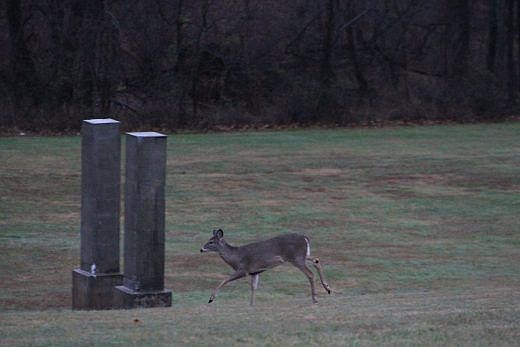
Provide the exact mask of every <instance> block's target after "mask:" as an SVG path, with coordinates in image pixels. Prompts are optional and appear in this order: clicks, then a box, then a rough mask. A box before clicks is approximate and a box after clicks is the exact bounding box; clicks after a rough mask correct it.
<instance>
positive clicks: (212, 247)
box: [200, 229, 224, 252]
mask: <svg viewBox="0 0 520 347" xmlns="http://www.w3.org/2000/svg"><path fill="white" fill-rule="evenodd" d="M223 237H224V231H222V229H214V230H213V236H212V237H211V238H210V239H209V241H208V242H206V244H205V245H204V246H202V248H201V249H200V251H201V252H218V250H219V248H220V247H221V246H222V245H223V243H224V239H223Z"/></svg>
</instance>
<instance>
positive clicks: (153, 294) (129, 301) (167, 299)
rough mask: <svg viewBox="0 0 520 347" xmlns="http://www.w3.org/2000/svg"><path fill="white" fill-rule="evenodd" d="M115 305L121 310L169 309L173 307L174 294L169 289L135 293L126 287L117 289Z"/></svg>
mask: <svg viewBox="0 0 520 347" xmlns="http://www.w3.org/2000/svg"><path fill="white" fill-rule="evenodd" d="M115 294H116V296H115V299H114V302H115V305H116V307H117V308H120V309H132V308H148V307H169V306H171V305H172V292H171V290H169V289H163V290H152V291H134V290H132V289H130V288H127V287H125V286H118V287H116V288H115Z"/></svg>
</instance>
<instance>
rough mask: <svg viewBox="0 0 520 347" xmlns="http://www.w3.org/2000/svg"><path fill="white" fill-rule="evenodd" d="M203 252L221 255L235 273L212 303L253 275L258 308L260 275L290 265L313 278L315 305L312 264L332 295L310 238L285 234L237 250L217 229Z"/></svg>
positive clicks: (252, 283)
mask: <svg viewBox="0 0 520 347" xmlns="http://www.w3.org/2000/svg"><path fill="white" fill-rule="evenodd" d="M200 251H201V252H217V253H218V254H219V255H220V257H221V258H222V259H223V260H224V261H225V262H226V263H227V264H228V265H229V266H231V267H232V268H233V269H234V270H235V272H234V273H233V274H231V275H230V276H229V277H228V278H227V279H225V280H224V281H222V282H221V283H220V284H219V285H218V286H217V287H216V288H215V289H213V291H212V293H211V296H210V297H209V303H211V302H213V300H215V297H216V296H217V294H218V291H219V290H220V288H222V286H224V285H225V284H226V283H228V282H231V281H234V280H237V279H239V278H242V277H245V276H247V275H250V276H251V302H250V303H251V306H254V305H255V292H256V289H257V288H258V280H259V276H260V274H261V273H262V272H264V271H266V270H269V269H271V268H274V267H276V266H278V265H281V264H283V263H285V262H289V263H291V264H293V265H294V266H296V267H297V268H298V269H300V270H301V271H302V272H303V273H304V274H305V276H307V278H308V279H309V282H310V285H311V295H312V302H313V303H317V302H318V301H317V300H316V291H315V288H314V273H313V272H312V271H311V269H309V267H308V266H307V262H310V263H312V265H314V267H315V268H316V270H318V274H319V276H320V282H321V285H322V286H323V288H325V290H326V291H327V293H329V294H330V292H331V291H330V287H329V285H328V284H327V283H326V282H325V280H324V278H323V271H322V268H321V264H320V260H319V259H318V258H313V257H311V245H310V241H309V238H307V237H306V236H304V235H300V234H285V235H280V236H277V237H274V238H272V239H269V240H265V241H259V242H253V243H250V244H247V245H244V246H240V247H234V246H231V245H230V244H229V243H227V242H226V241H225V240H224V232H223V231H222V229H218V230H213V236H212V237H211V238H210V239H209V241H208V242H207V243H206V244H205V245H204V246H202V248H201V249H200Z"/></svg>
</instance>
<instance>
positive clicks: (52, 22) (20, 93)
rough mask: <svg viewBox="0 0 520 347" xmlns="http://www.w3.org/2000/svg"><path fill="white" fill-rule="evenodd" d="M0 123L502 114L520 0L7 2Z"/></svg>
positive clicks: (188, 124) (0, 40) (56, 125)
mask: <svg viewBox="0 0 520 347" xmlns="http://www.w3.org/2000/svg"><path fill="white" fill-rule="evenodd" d="M0 13H1V14H0V28H1V30H0V45H1V47H2V49H1V50H0V91H1V93H0V127H4V128H21V129H26V128H27V129H45V128H50V129H57V130H63V129H75V128H77V127H78V126H79V124H80V122H79V120H81V119H83V118H87V117H105V116H112V117H117V118H119V119H124V120H125V123H126V124H130V125H131V126H134V127H136V126H137V127H138V126H152V127H166V128H172V129H173V128H211V127H218V126H244V125H250V124H253V125H281V124H303V125H304V124H338V125H348V124H356V123H366V122H379V121H383V122H384V121H396V120H409V121H422V120H440V121H442V120H480V119H488V118H495V119H501V118H504V117H506V116H507V115H510V114H513V113H514V112H515V110H516V108H517V102H518V97H519V93H518V92H519V89H520V83H519V82H520V76H519V74H520V0H476V1H469V0H451V1H450V0H440V1H427V0H371V1H361V0H353V1H346V0H291V1H279V0H262V1H251V0H218V1H217V0H190V1H188V0H88V1H85V0H5V1H3V2H0Z"/></svg>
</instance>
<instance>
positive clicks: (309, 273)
mask: <svg viewBox="0 0 520 347" xmlns="http://www.w3.org/2000/svg"><path fill="white" fill-rule="evenodd" d="M292 264H293V265H294V266H296V267H297V268H298V269H300V271H301V272H303V273H304V274H305V276H307V278H308V279H309V283H310V285H311V296H312V302H313V303H314V304H317V303H318V300H316V289H315V288H314V273H313V272H312V271H311V269H309V267H308V266H307V264H305V260H303V261H295V262H292Z"/></svg>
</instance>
